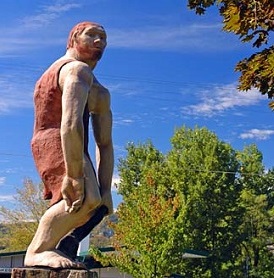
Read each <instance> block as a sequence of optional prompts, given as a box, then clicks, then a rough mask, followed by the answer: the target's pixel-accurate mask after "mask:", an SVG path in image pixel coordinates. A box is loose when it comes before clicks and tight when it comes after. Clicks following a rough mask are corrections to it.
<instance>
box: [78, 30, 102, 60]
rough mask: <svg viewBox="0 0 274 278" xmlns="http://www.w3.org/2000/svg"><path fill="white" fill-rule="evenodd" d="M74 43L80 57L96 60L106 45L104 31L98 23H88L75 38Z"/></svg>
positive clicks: (99, 57)
mask: <svg viewBox="0 0 274 278" xmlns="http://www.w3.org/2000/svg"><path fill="white" fill-rule="evenodd" d="M75 43H76V44H75V48H76V49H77V52H78V55H79V58H80V59H83V60H90V61H98V60H100V59H101V57H102V55H103V52H104V49H105V47H106V45H107V36H106V32H105V30H104V28H103V27H102V26H100V25H88V26H87V27H86V28H85V29H84V31H83V32H82V33H80V34H78V36H77V37H76V38H75Z"/></svg>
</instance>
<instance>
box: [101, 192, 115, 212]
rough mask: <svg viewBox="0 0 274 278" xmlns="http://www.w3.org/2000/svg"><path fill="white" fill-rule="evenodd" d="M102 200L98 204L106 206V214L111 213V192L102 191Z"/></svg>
mask: <svg viewBox="0 0 274 278" xmlns="http://www.w3.org/2000/svg"><path fill="white" fill-rule="evenodd" d="M101 198H102V201H101V204H100V205H105V206H106V207H107V208H108V212H107V215H110V214H112V213H113V201H112V196H111V192H104V193H102V196H101Z"/></svg>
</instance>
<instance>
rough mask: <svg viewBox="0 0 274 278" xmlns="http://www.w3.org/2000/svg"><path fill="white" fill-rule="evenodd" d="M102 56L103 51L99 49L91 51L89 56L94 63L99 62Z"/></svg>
mask: <svg viewBox="0 0 274 278" xmlns="http://www.w3.org/2000/svg"><path fill="white" fill-rule="evenodd" d="M102 56H103V51H102V50H100V49H96V50H93V51H92V54H91V57H92V58H91V59H92V60H96V61H99V60H100V59H101V58H102Z"/></svg>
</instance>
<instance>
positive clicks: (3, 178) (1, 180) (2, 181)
mask: <svg viewBox="0 0 274 278" xmlns="http://www.w3.org/2000/svg"><path fill="white" fill-rule="evenodd" d="M5 181H6V177H0V185H3V184H4V183H5Z"/></svg>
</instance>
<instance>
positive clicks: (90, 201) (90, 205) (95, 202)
mask: <svg viewBox="0 0 274 278" xmlns="http://www.w3.org/2000/svg"><path fill="white" fill-rule="evenodd" d="M101 201H102V199H101V197H100V196H98V197H93V198H87V199H86V200H85V204H84V206H85V210H86V211H87V213H88V214H90V212H92V211H93V210H95V209H96V208H97V207H98V206H99V205H100V203H101Z"/></svg>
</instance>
